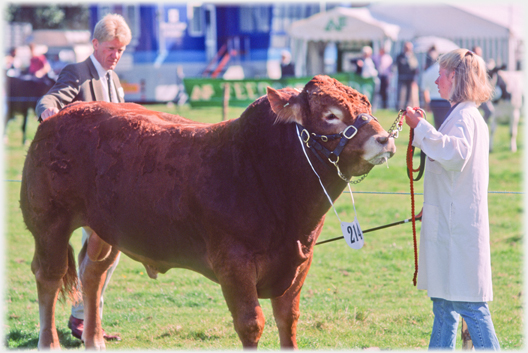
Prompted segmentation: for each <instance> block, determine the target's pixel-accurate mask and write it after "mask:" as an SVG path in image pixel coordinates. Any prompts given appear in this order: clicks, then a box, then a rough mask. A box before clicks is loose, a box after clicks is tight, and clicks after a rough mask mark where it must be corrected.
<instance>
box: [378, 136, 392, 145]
mask: <svg viewBox="0 0 528 353" xmlns="http://www.w3.org/2000/svg"><path fill="white" fill-rule="evenodd" d="M376 141H378V143H379V144H381V145H385V144H387V142H389V136H380V137H378V138H377V139H376Z"/></svg>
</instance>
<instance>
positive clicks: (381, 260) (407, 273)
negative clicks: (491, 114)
mask: <svg viewBox="0 0 528 353" xmlns="http://www.w3.org/2000/svg"><path fill="white" fill-rule="evenodd" d="M147 108H149V109H152V110H162V111H167V112H172V113H174V112H176V113H178V114H180V115H182V116H185V117H187V118H190V119H193V120H199V121H207V122H217V121H220V120H221V109H219V108H204V109H190V108H189V107H173V106H165V105H156V106H148V107H147ZM241 112H242V109H239V108H230V109H229V118H235V117H237V116H239V115H240V113H241ZM376 115H377V117H378V118H379V120H380V122H381V124H382V125H383V126H384V127H385V128H387V129H388V128H389V127H390V125H391V124H392V122H393V121H394V119H395V117H396V113H395V112H394V111H383V110H382V111H378V112H377V113H376ZM20 123H21V121H20V117H18V118H17V119H16V120H15V121H13V122H11V123H10V124H9V126H8V134H7V135H8V137H9V143H8V144H7V145H5V178H6V179H8V180H9V179H11V180H19V179H20V178H21V170H22V164H23V161H24V158H25V154H26V150H27V147H26V146H21V145H20V141H21V134H20ZM36 128H37V123H36V122H35V121H34V120H31V121H30V122H29V128H28V131H29V132H28V138H29V139H31V138H32V136H34V134H35V131H36ZM408 131H409V130H408V128H407V127H405V128H404V131H403V132H402V133H400V138H399V139H398V140H397V141H396V142H397V148H398V152H397V154H396V155H395V156H394V157H393V158H392V159H391V160H390V161H389V168H388V169H387V167H386V166H383V165H382V166H378V167H376V168H374V169H373V170H372V171H371V173H370V174H369V176H368V177H367V178H366V179H365V180H364V181H363V182H362V183H360V184H358V185H355V186H353V192H354V200H355V206H356V210H357V216H358V220H359V222H360V224H361V226H362V228H363V229H368V228H372V227H377V226H380V225H383V224H388V223H391V222H395V221H399V220H403V219H405V218H409V217H410V215H411V206H410V197H409V195H408V194H406V193H408V192H409V180H408V178H407V176H406V172H405V169H406V164H405V150H406V146H407V142H408ZM508 139H509V132H508V127H507V126H503V125H499V127H498V128H497V132H496V135H495V150H494V152H493V153H492V154H491V155H490V190H494V191H522V190H523V188H522V163H521V160H522V154H523V151H524V143H523V129H522V124H521V128H520V136H519V138H518V142H519V152H517V153H511V152H509V150H508V146H509V143H508ZM414 163H415V164H418V163H419V158H418V156H416V157H415V158H414ZM415 187H416V193H421V192H423V183H422V181H420V182H417V183H416V186H415ZM367 191H377V192H386V193H388V192H392V193H402V194H396V195H392V194H391V195H389V194H370V193H362V192H367ZM19 192H20V183H19V182H16V181H14V182H6V183H5V195H6V202H5V214H6V224H5V235H6V236H5V248H6V253H5V257H4V258H5V269H6V271H5V298H4V307H5V308H6V309H5V315H6V316H5V318H4V320H5V321H4V330H5V332H6V337H5V339H6V341H5V342H6V343H5V344H6V346H7V347H9V348H24V349H35V348H36V344H37V340H38V327H39V322H38V320H39V319H38V303H37V293H36V286H35V279H34V276H33V274H32V273H31V269H30V265H31V260H32V256H33V250H34V245H33V240H32V236H31V234H30V233H29V232H28V231H27V229H26V227H25V225H24V223H23V221H22V216H21V212H20V209H19V205H18V200H19ZM422 202H423V196H421V195H417V196H416V205H417V206H416V212H418V211H419V208H420V207H421V203H422ZM336 208H337V210H338V213H339V216H340V217H341V219H342V220H343V221H351V220H353V218H354V208H353V207H352V202H351V199H350V194H349V193H348V192H346V190H345V192H344V193H343V195H342V196H341V197H340V198H339V199H338V200H337V202H336ZM489 211H490V212H489V213H490V225H491V251H492V270H493V284H494V301H492V302H490V309H491V313H492V318H493V322H494V325H495V329H496V331H497V335H498V337H499V341H500V344H501V346H502V348H503V349H521V348H522V347H523V345H524V335H523V332H524V327H523V326H524V323H523V317H524V307H523V302H524V294H523V289H522V288H523V281H522V279H523V271H522V268H523V230H522V217H523V212H524V209H523V202H522V195H519V194H490V195H489ZM419 230H420V224H419V223H418V224H417V232H418V234H419ZM340 234H341V231H340V224H339V222H338V220H337V218H336V216H335V214H334V213H333V211H332V210H330V211H329V213H328V215H327V218H326V223H325V226H324V228H323V232H322V234H321V236H320V240H324V239H330V238H333V237H337V236H339V235H340ZM80 239H81V235H80V231H79V230H77V231H75V232H74V234H73V236H72V239H71V244H72V245H73V247H74V248H75V250H76V251H78V250H79V248H80V244H81V240H80ZM413 273H414V254H413V239H412V227H411V225H410V224H405V225H400V226H396V227H392V228H388V229H384V230H380V231H376V232H372V233H367V234H365V246H364V247H363V248H362V249H361V250H358V251H355V250H352V249H350V248H348V246H347V245H346V243H345V242H344V241H342V240H339V241H335V242H332V243H328V244H324V245H320V246H316V248H315V252H314V259H313V264H312V267H311V269H310V272H309V274H308V277H307V279H306V282H305V285H304V287H303V290H302V294H301V303H300V308H301V318H300V320H299V324H298V334H297V338H298V344H299V347H300V348H301V349H310V350H312V349H325V350H326V349H333V350H336V349H363V348H368V347H379V348H381V349H391V350H406V349H414V348H420V349H426V348H427V346H428V342H429V335H430V332H431V328H432V322H433V314H432V310H431V307H432V305H431V301H430V300H429V298H428V297H427V295H426V293H425V292H423V291H418V290H417V289H416V288H415V287H413V285H412V277H413ZM261 305H262V308H263V312H264V315H265V317H266V319H267V322H266V325H265V329H264V333H263V335H262V338H261V340H260V343H259V347H260V348H262V349H274V350H275V349H278V348H279V338H278V331H277V327H276V325H275V323H274V320H273V314H272V309H271V304H270V303H269V301H268V300H262V301H261ZM56 313H57V326H58V330H59V336H60V340H61V344H62V345H63V347H64V348H67V349H83V348H84V347H83V345H82V344H81V343H80V341H79V340H76V339H75V338H73V337H72V336H71V335H70V334H69V330H68V328H67V325H66V324H67V320H68V317H69V315H70V305H69V303H63V304H58V305H57V310H56ZM103 325H104V328H105V330H106V331H107V332H109V333H119V334H120V335H121V337H122V338H123V340H122V341H121V342H108V343H107V347H108V348H109V349H164V350H166V349H185V350H187V349H240V347H241V345H240V341H239V340H238V337H237V335H236V333H235V331H234V329H233V323H232V319H231V315H230V313H229V310H228V309H227V306H226V304H225V301H224V298H223V296H222V291H221V289H220V287H219V286H218V285H217V284H215V283H213V282H211V281H209V280H207V279H206V278H204V277H202V276H201V275H199V274H197V273H195V272H192V271H188V270H183V269H172V270H170V271H169V272H167V273H166V274H164V275H162V274H160V275H159V277H158V279H157V280H151V279H149V278H148V276H147V274H146V271H145V269H144V267H143V266H142V265H141V264H140V263H138V262H135V261H132V260H131V259H130V258H128V257H126V256H124V255H123V256H122V257H121V262H120V264H119V266H118V267H117V269H116V271H115V273H114V275H113V277H112V281H111V283H110V286H109V288H108V290H107V292H106V296H105V312H104V319H103ZM457 347H458V348H460V347H461V342H460V339H458V342H457Z"/></svg>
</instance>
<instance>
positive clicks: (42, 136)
mask: <svg viewBox="0 0 528 353" xmlns="http://www.w3.org/2000/svg"><path fill="white" fill-rule="evenodd" d="M223 125H225V124H214V125H212V124H202V123H196V122H193V121H191V120H188V119H185V118H182V117H179V116H175V115H169V114H163V113H158V112H152V111H149V110H146V109H144V108H143V107H141V106H138V105H135V104H109V103H102V102H94V103H77V104H73V105H72V106H70V107H68V108H66V109H65V110H64V111H62V112H61V113H60V114H59V115H57V116H55V117H53V118H51V119H50V120H46V121H44V122H43V123H42V124H41V126H40V127H39V129H38V131H37V134H36V136H35V139H34V141H33V143H32V145H31V146H30V149H29V151H28V155H27V158H26V165H25V167H24V172H23V178H24V183H25V185H26V186H28V187H30V189H31V190H30V193H26V194H25V196H23V197H24V198H25V199H27V200H26V201H27V202H26V201H24V202H23V204H24V205H26V207H27V208H29V209H33V210H34V212H37V209H40V210H41V209H46V208H49V205H50V203H49V200H53V204H55V205H60V207H61V208H64V209H67V210H69V212H71V213H74V214H75V216H72V219H75V220H76V221H78V222H79V223H78V224H75V225H74V226H73V228H76V227H79V226H86V225H88V226H90V227H92V228H93V229H94V230H96V232H97V233H98V234H99V235H100V236H101V237H102V238H103V239H105V240H106V241H107V242H109V243H111V244H113V245H119V246H121V247H123V248H127V249H129V250H130V251H131V252H134V253H142V254H145V253H146V255H154V254H155V256H156V257H157V258H165V259H174V258H177V257H179V256H178V254H175V251H176V252H178V251H179V250H178V249H181V251H182V256H183V257H192V256H193V254H195V253H200V254H203V253H204V248H205V240H204V239H202V238H201V237H200V236H199V234H201V233H203V229H201V227H202V225H200V224H199V222H196V220H195V218H196V215H197V214H200V212H201V211H200V209H199V206H198V203H197V201H196V198H195V197H196V194H197V191H196V189H197V188H199V187H200V186H199V185H198V183H200V181H199V180H198V179H201V178H202V177H206V178H209V177H210V178H213V177H214V175H213V174H214V172H213V171H212V170H211V171H208V170H207V168H209V167H210V164H209V163H207V161H205V160H204V158H210V153H211V152H210V151H215V150H216V149H215V146H214V144H215V143H217V141H218V140H219V139H218V136H219V135H221V134H222V132H221V131H223V130H224V127H223ZM198 168H199V169H200V171H201V173H200V178H198V174H197V170H198ZM204 187H206V185H205V186H204ZM28 195H37V196H32V197H31V199H29V197H28ZM49 212H52V210H51V209H50V210H49ZM197 235H198V236H197ZM152 236H154V237H156V240H157V241H156V242H152V241H149V239H152V238H151V237H152ZM146 244H148V246H146ZM184 265H185V264H184Z"/></svg>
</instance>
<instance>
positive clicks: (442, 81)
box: [435, 67, 455, 99]
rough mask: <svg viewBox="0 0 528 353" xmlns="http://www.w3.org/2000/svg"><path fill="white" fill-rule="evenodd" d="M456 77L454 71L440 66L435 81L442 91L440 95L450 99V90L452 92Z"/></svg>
mask: <svg viewBox="0 0 528 353" xmlns="http://www.w3.org/2000/svg"><path fill="white" fill-rule="evenodd" d="M454 77H455V72H454V71H451V72H449V71H448V70H447V69H445V68H443V67H440V72H439V75H438V78H437V79H436V81H435V83H436V85H437V86H438V92H440V97H442V98H444V99H449V92H451V87H452V86H453V78H454Z"/></svg>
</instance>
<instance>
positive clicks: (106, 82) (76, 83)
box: [35, 14, 132, 340]
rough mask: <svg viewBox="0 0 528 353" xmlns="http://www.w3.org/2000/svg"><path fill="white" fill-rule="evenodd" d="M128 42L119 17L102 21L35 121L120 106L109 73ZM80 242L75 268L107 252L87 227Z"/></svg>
mask: <svg viewBox="0 0 528 353" xmlns="http://www.w3.org/2000/svg"><path fill="white" fill-rule="evenodd" d="M131 39H132V34H131V32H130V28H129V27H128V25H127V24H126V22H125V20H124V18H123V17H122V16H120V15H117V14H108V15H106V16H105V17H103V18H102V19H101V20H100V21H99V22H98V23H97V24H96V25H95V28H94V33H93V39H92V44H93V48H94V52H93V54H92V55H90V57H89V58H88V59H86V60H85V61H83V62H80V63H76V64H71V65H68V66H66V67H65V68H64V69H63V70H62V71H61V73H60V75H59V78H58V79H57V82H56V83H55V85H54V86H53V87H52V88H51V89H50V90H49V92H48V93H47V94H46V95H44V96H43V97H42V98H41V99H40V101H39V102H38V103H37V106H36V108H35V111H36V115H37V116H38V117H39V121H41V122H42V121H43V120H45V119H48V118H51V117H53V115H55V114H57V113H58V112H59V110H60V109H62V108H64V107H65V106H66V105H68V104H70V103H72V102H75V101H86V102H91V101H106V102H114V103H121V102H124V98H125V94H124V91H123V88H122V87H121V84H120V83H119V78H118V77H117V75H116V73H115V72H114V71H113V70H114V68H115V67H116V65H117V63H118V62H119V59H121V56H122V55H123V52H124V51H125V49H126V46H127V45H128V44H129V43H130V40H131ZM82 242H83V246H86V248H87V251H86V252H85V255H84V256H82V257H80V258H79V268H81V265H82V264H83V262H84V261H87V262H88V261H92V262H93V261H101V260H102V259H104V258H105V257H106V256H107V255H108V253H109V252H110V250H111V245H109V244H108V243H106V242H105V241H103V240H102V239H101V238H99V236H98V235H97V234H96V233H95V232H94V231H93V230H92V229H91V228H89V227H83V228H82ZM118 262H119V257H117V259H116V261H115V262H114V264H113V265H112V267H110V269H108V271H107V274H106V279H105V282H104V285H103V288H102V293H101V303H100V307H101V313H100V315H101V319H102V316H103V313H102V309H103V293H104V290H105V289H106V286H107V284H108V282H109V280H110V277H111V276H112V273H113V271H114V269H115V268H116V266H117V263H118ZM68 327H70V329H71V330H72V335H73V336H75V337H77V338H79V339H82V332H83V329H84V305H83V303H82V301H81V302H80V303H77V304H75V305H73V306H72V315H71V316H70V320H69V322H68ZM103 337H104V338H105V339H106V340H120V337H119V336H111V335H108V334H106V332H104V331H103Z"/></svg>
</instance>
